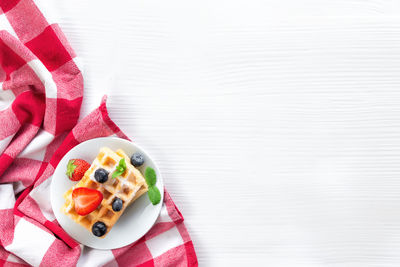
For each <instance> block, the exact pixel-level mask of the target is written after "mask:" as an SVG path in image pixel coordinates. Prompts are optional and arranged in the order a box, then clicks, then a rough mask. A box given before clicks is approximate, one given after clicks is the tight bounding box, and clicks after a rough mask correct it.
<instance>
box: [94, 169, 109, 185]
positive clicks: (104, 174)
mask: <svg viewBox="0 0 400 267" xmlns="http://www.w3.org/2000/svg"><path fill="white" fill-rule="evenodd" d="M94 178H95V179H96V181H97V182H99V183H104V182H107V180H108V171H106V170H105V169H103V168H100V169H97V170H96V171H95V172H94Z"/></svg>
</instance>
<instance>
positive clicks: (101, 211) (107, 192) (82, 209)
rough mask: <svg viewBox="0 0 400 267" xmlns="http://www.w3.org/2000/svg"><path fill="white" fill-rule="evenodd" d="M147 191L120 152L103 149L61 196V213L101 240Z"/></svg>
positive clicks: (139, 175)
mask: <svg viewBox="0 0 400 267" xmlns="http://www.w3.org/2000/svg"><path fill="white" fill-rule="evenodd" d="M142 159H143V156H142ZM142 164H143V163H142ZM147 190H148V186H147V183H146V181H145V178H144V177H143V175H142V174H141V173H140V171H139V170H138V169H136V168H135V167H134V166H133V165H132V164H131V163H130V159H129V157H128V156H127V155H126V154H125V152H124V151H122V150H121V149H119V150H117V151H115V152H114V151H112V150H111V149H110V148H107V147H103V148H101V149H100V152H99V154H98V155H97V156H96V159H95V160H94V161H93V163H92V165H90V168H89V169H88V170H87V171H86V172H85V173H84V176H83V178H82V179H81V180H80V181H79V182H78V183H77V184H76V185H74V186H73V187H72V188H70V189H69V190H68V191H67V192H65V193H64V195H63V197H64V199H65V203H64V206H63V207H62V211H63V212H64V213H65V214H66V215H67V216H69V217H70V218H72V219H73V220H74V221H75V222H77V223H79V224H80V225H82V226H83V227H85V228H86V229H87V230H89V231H91V232H92V233H93V234H94V235H95V236H98V237H104V236H105V235H106V234H107V233H108V232H109V231H110V230H111V228H112V227H113V226H114V224H115V223H116V222H117V221H118V219H119V217H120V216H121V215H122V214H123V212H124V210H125V209H126V207H127V206H129V205H130V204H131V203H132V202H134V201H135V200H136V199H138V198H139V197H140V196H141V195H143V194H144V193H146V192H147Z"/></svg>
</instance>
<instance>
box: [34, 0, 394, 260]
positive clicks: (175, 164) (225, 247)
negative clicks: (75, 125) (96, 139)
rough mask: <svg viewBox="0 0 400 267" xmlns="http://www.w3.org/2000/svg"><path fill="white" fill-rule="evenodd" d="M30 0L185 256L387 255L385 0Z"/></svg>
mask: <svg viewBox="0 0 400 267" xmlns="http://www.w3.org/2000/svg"><path fill="white" fill-rule="evenodd" d="M41 2H43V3H45V4H46V5H48V6H53V7H54V9H56V10H58V12H59V22H60V24H61V27H62V29H63V30H64V33H65V34H66V36H67V38H68V39H69V40H70V42H71V44H72V46H73V47H74V49H75V50H76V52H77V54H78V55H79V56H80V57H81V58H82V60H83V61H84V64H85V99H84V106H83V115H84V114H87V113H88V112H90V110H92V109H94V108H95V107H96V106H97V105H98V104H99V102H100V99H101V96H102V95H103V94H108V95H109V103H108V106H109V111H110V116H111V117H112V118H113V119H114V120H115V121H116V123H117V124H118V125H119V126H120V127H121V128H122V129H123V130H124V131H125V132H126V133H127V134H128V135H129V136H130V137H132V138H134V140H135V141H137V142H138V143H139V144H140V145H142V146H143V147H145V148H146V149H147V150H148V151H149V152H150V153H151V154H152V155H153V156H154V158H155V159H156V160H157V162H158V164H159V165H160V169H161V171H162V172H163V175H164V180H165V184H166V187H167V189H168V190H169V191H170V193H171V195H172V196H173V198H174V200H175V201H176V203H177V205H178V207H179V208H180V209H181V211H182V213H183V214H184V216H185V219H186V224H187V226H188V228H189V231H190V233H191V235H192V237H193V240H194V244H195V247H196V250H197V254H198V257H199V262H200V266H244V265H245V264H246V265H247V266H307V267H308V266H311V267H314V266H399V265H400V212H399V211H400V119H399V118H400V105H399V104H400V89H399V88H400V17H399V14H400V3H399V1H394V0H392V1H384V0H374V1H358V0H339V1H328V0H323V1H317V0H303V1H297V0H279V1H278V0H275V1H273V0H268V1H261V0H259V1H257V0H251V1H244V0H236V1H228V0H217V1H211V0H208V1H197V2H195V1H184V0H171V1H161V0H137V1H127V0H125V1H118V3H119V4H116V3H113V4H111V3H110V1H104V0H102V1H78V0H68V1H67V0H63V1H57V2H55V1H50V0H46V1H45V0H41ZM78 6H79V8H77V7H78Z"/></svg>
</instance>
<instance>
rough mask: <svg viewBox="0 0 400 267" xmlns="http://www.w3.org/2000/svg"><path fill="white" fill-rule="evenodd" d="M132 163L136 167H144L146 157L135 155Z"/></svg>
mask: <svg viewBox="0 0 400 267" xmlns="http://www.w3.org/2000/svg"><path fill="white" fill-rule="evenodd" d="M131 163H132V165H133V166H135V167H139V166H142V165H143V163H144V157H143V155H142V154H140V153H134V154H133V155H132V157H131Z"/></svg>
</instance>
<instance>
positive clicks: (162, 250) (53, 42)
mask: <svg viewBox="0 0 400 267" xmlns="http://www.w3.org/2000/svg"><path fill="white" fill-rule="evenodd" d="M0 11H1V12H0V30H1V31H0V218H1V219H0V267H1V266H26V265H32V266H50V265H55V264H57V265H58V266H76V265H78V266H197V258H196V254H195V251H194V248H193V243H192V241H191V238H190V236H189V234H188V232H187V229H186V227H185V225H184V223H183V217H182V215H181V213H180V212H179V210H178V209H177V207H176V206H175V204H174V202H173V201H172V199H171V197H170V196H169V194H168V192H166V191H165V192H164V194H165V198H164V203H163V207H162V210H161V214H160V216H159V218H158V219H157V222H156V224H155V225H154V226H153V228H152V229H151V230H150V231H149V232H148V233H147V234H146V235H145V236H144V237H143V238H141V239H140V240H138V241H137V242H135V243H134V244H131V245H128V246H126V247H123V248H120V249H115V250H96V249H91V248H87V247H83V246H82V245H79V244H78V243H77V242H76V241H75V240H73V239H72V238H71V237H69V236H68V235H67V234H66V233H65V232H64V231H63V229H62V228H61V227H60V226H59V224H58V223H57V220H56V219H55V217H54V214H53V212H52V209H51V206H50V203H49V199H50V192H49V187H50V183H51V179H52V174H53V172H54V169H55V167H56V166H57V164H58V162H59V161H60V160H61V158H62V157H63V155H65V153H67V152H68V151H69V150H70V149H71V148H72V147H74V146H75V145H77V144H79V143H80V142H83V141H85V140H88V139H91V138H95V137H103V136H119V137H121V138H127V136H126V135H125V134H124V133H123V132H122V131H121V130H120V129H119V128H118V127H117V126H116V125H115V124H114V122H113V121H112V120H111V119H110V118H109V116H108V113H107V108H106V98H104V99H103V101H102V103H101V105H100V107H99V108H97V109H96V110H94V111H93V112H92V113H90V114H89V115H88V116H87V117H85V118H84V119H82V120H81V121H80V122H79V123H78V118H79V113H80V107H81V104H82V95H83V78H82V74H81V72H80V70H79V66H78V65H79V64H78V62H79V61H78V60H77V58H76V55H75V53H74V52H73V50H72V48H71V47H70V46H69V44H68V42H67V40H66V39H65V37H64V35H63V33H62V32H61V30H60V29H59V27H58V25H57V24H51V25H50V24H48V23H47V21H46V19H45V17H44V16H43V14H42V13H41V11H40V10H39V9H38V8H37V6H36V4H35V2H34V1H33V0H0Z"/></svg>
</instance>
